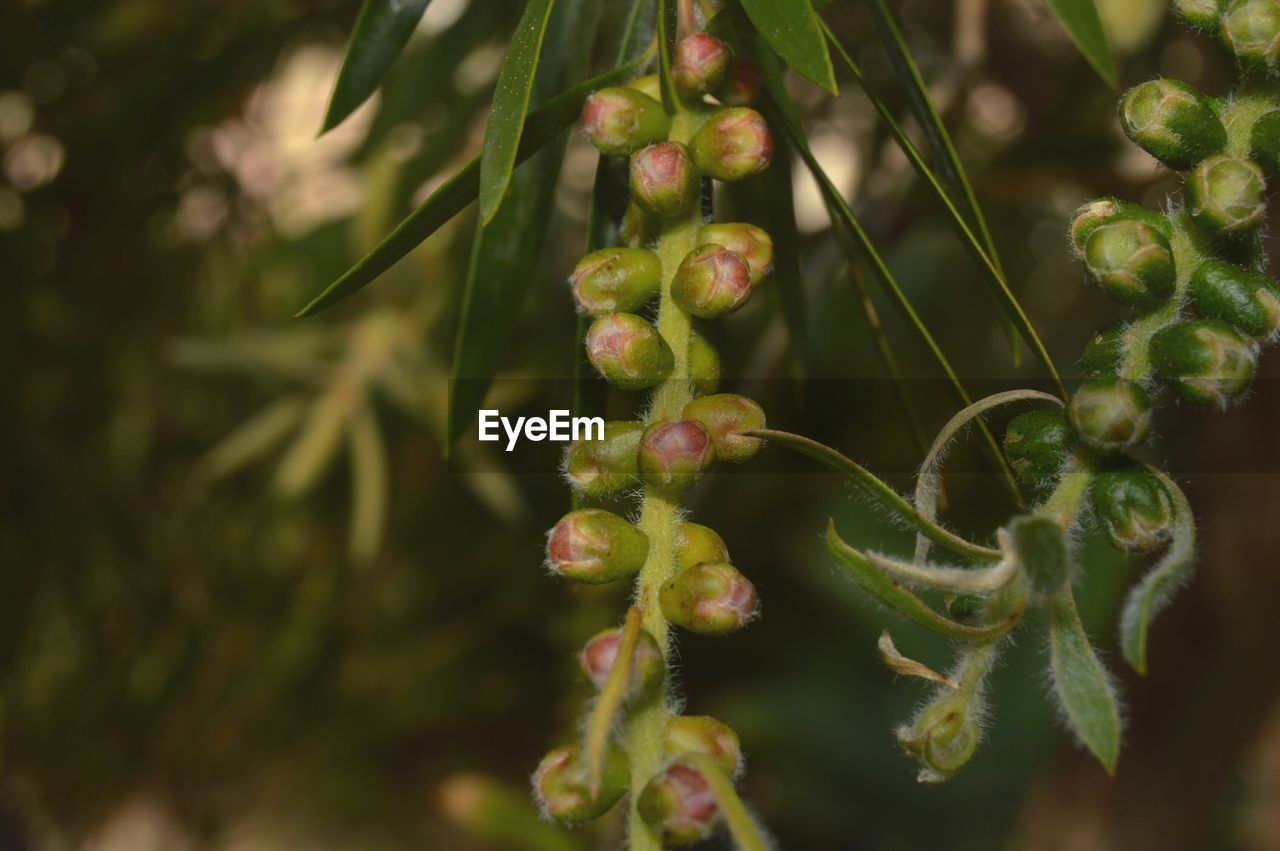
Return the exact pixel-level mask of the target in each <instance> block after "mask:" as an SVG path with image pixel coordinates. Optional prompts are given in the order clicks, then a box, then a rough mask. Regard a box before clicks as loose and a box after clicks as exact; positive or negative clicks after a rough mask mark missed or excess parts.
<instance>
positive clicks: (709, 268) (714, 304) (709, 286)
mask: <svg viewBox="0 0 1280 851" xmlns="http://www.w3.org/2000/svg"><path fill="white" fill-rule="evenodd" d="M671 297H672V299H674V300H675V303H676V304H678V305H679V306H680V309H681V310H684V311H685V312H686V313H691V314H693V315H694V316H697V317H699V318H701V319H714V318H716V317H718V316H724V315H726V314H729V313H732V312H733V311H735V310H737V309H738V308H740V307H742V305H744V304H746V302H747V299H749V298H750V297H751V267H750V266H748V265H747V261H746V260H744V259H742V258H741V257H739V256H738V255H737V254H735V253H734V252H732V251H730V250H729V249H727V248H725V247H724V246H723V245H699V246H698V247H697V248H695V249H693V251H690V252H689V253H688V254H687V255H686V256H685V258H684V260H682V261H681V262H680V266H679V268H677V269H676V274H675V277H674V278H672V280H671Z"/></svg>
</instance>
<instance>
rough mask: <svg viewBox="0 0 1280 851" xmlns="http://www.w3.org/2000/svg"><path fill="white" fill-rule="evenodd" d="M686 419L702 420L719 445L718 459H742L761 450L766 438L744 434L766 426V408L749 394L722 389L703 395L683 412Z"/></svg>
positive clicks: (738, 460)
mask: <svg viewBox="0 0 1280 851" xmlns="http://www.w3.org/2000/svg"><path fill="white" fill-rule="evenodd" d="M680 415H681V416H682V417H684V418H685V419H686V420H693V421H695V422H697V423H701V425H702V427H703V428H705V429H706V430H707V433H708V434H710V435H711V442H712V443H714V444H715V447H716V459H717V460H719V461H729V462H731V463H735V464H737V463H741V462H743V461H750V460H751V459H752V458H754V457H756V455H757V454H758V453H759V452H760V447H761V446H762V445H763V441H761V440H760V438H758V437H752V436H750V435H748V434H743V432H746V431H753V430H755V429H761V428H764V426H765V420H764V410H763V409H762V408H761V407H760V406H759V405H757V404H756V403H755V402H753V401H752V400H750V399H748V398H747V397H746V396H739V395H738V394H737V393H719V394H716V395H715V396H703V397H702V398H700V399H694V400H693V401H692V402H690V403H689V404H687V405H685V406H684V411H683V412H681V414H680Z"/></svg>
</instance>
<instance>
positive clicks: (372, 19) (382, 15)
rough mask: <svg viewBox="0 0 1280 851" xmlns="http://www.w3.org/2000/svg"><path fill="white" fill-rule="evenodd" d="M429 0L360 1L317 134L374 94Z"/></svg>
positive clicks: (402, 48)
mask: <svg viewBox="0 0 1280 851" xmlns="http://www.w3.org/2000/svg"><path fill="white" fill-rule="evenodd" d="M430 2H431V0H364V5H363V6H361V7H360V15H359V16H358V17H357V18H356V25H355V27H354V28H353V29H352V30H351V38H350V39H349V40H348V41H347V52H346V54H345V55H344V56H343V57H342V67H341V68H339V69H338V79H337V80H336V81H334V84H333V94H331V95H330V96H329V109H328V110H327V111H326V112H325V116H324V125H323V126H322V127H321V129H320V132H321V133H327V132H328V131H330V130H332V129H333V128H334V127H337V126H338V125H339V124H341V123H342V121H343V120H344V119H345V118H346V117H347V116H348V115H350V114H351V113H352V112H355V110H356V107H358V106H360V104H362V103H364V102H365V101H366V100H368V98H369V96H370V95H372V94H373V93H374V91H376V90H377V88H378V85H379V84H380V83H381V82H382V78H383V76H384V75H385V74H386V73H387V69H388V68H390V67H391V63H393V62H395V61H396V57H397V56H399V55H400V51H402V50H404V46H405V45H406V44H408V43H409V37H410V36H412V35H413V31H414V29H415V28H416V27H417V26H418V21H420V20H422V13H423V12H425V11H426V10H427V5H428V4H429V3H430Z"/></svg>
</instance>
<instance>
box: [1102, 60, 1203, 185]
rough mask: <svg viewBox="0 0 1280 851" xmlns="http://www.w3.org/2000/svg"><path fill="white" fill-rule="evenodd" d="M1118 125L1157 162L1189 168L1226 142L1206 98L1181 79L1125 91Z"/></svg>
mask: <svg viewBox="0 0 1280 851" xmlns="http://www.w3.org/2000/svg"><path fill="white" fill-rule="evenodd" d="M1120 124H1121V126H1122V127H1123V128H1124V132H1125V133H1126V134H1127V135H1128V136H1129V138H1130V139H1132V140H1133V141H1134V143H1135V144H1136V145H1138V146H1139V147H1141V148H1142V149H1143V150H1144V151H1146V152H1147V153H1149V154H1151V156H1153V157H1155V158H1156V159H1158V160H1160V162H1162V163H1164V164H1165V165H1167V166H1169V167H1170V168H1176V169H1188V168H1191V167H1192V166H1194V165H1195V164H1196V163H1198V162H1200V161H1201V160H1203V159H1204V158H1205V157H1207V156H1209V155H1210V154H1216V153H1218V152H1219V151H1221V150H1222V149H1223V148H1225V147H1226V145H1227V131H1226V128H1225V127H1223V126H1222V122H1221V121H1220V120H1219V119H1218V114H1217V113H1216V112H1215V111H1214V109H1213V106H1212V104H1210V103H1209V99H1208V98H1206V97H1205V96H1204V95H1202V94H1201V93H1200V92H1199V91H1197V90H1196V88H1195V87H1194V86H1191V85H1189V84H1187V83H1184V82H1181V81H1180V80H1150V81H1148V82H1145V83H1142V84H1140V85H1137V86H1134V87H1133V88H1132V89H1129V91H1127V92H1125V95H1124V97H1123V98H1122V99H1121V100H1120Z"/></svg>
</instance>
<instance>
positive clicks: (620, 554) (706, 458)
mask: <svg viewBox="0 0 1280 851" xmlns="http://www.w3.org/2000/svg"><path fill="white" fill-rule="evenodd" d="M670 83H671V84H672V86H673V88H674V89H675V92H676V93H677V94H678V96H679V98H678V103H676V104H675V107H676V108H675V112H674V114H669V113H668V112H667V111H666V109H665V108H664V106H663V103H662V101H661V95H660V91H661V90H660V81H659V79H658V77H657V76H650V77H643V78H640V79H637V80H635V81H633V82H632V83H631V84H630V85H628V86H626V87H615V88H606V89H601V90H599V91H596V92H595V93H593V94H592V95H591V96H590V97H589V98H588V99H587V101H586V103H585V105H584V107H583V110H582V129H583V131H584V133H585V134H586V136H587V138H588V139H589V140H590V141H591V143H592V144H593V145H594V146H595V147H596V148H597V149H598V150H599V151H600V152H601V153H602V154H603V155H606V156H619V157H621V156H626V157H629V158H630V193H631V195H630V201H629V204H628V208H627V211H626V214H625V216H624V219H623V222H622V231H621V232H622V237H623V240H624V242H625V244H623V245H619V246H615V247H609V248H604V249H601V250H599V251H594V252H592V253H590V254H588V255H587V256H586V257H584V258H582V260H581V261H580V262H579V263H578V264H577V267H576V268H575V269H574V271H573V274H572V276H571V277H570V279H569V284H570V287H571V289H572V292H573V297H574V300H575V302H576V304H577V307H578V310H579V311H580V312H581V313H583V314H585V315H587V316H590V317H592V318H593V321H592V324H591V325H590V327H589V329H588V330H587V333H586V339H585V348H586V354H587V358H588V360H589V361H590V362H591V364H592V366H593V367H594V368H595V369H596V371H598V372H599V373H600V375H601V376H603V377H604V378H605V379H606V380H607V381H609V382H610V383H611V384H613V385H614V386H616V387H618V388H620V389H623V390H652V397H651V400H650V403H649V406H648V408H647V411H646V413H645V414H644V415H643V418H642V419H636V420H631V421H619V422H609V423H607V424H606V426H605V429H604V438H603V439H602V440H596V441H584V442H579V443H576V444H574V445H572V446H571V447H570V448H569V450H568V452H567V454H566V459H565V465H564V472H565V475H566V477H567V479H568V481H569V484H570V485H571V486H572V487H573V488H574V490H575V491H576V493H577V494H578V496H579V498H580V499H581V500H584V501H609V500H617V499H619V498H626V497H628V496H631V495H633V494H635V493H636V492H637V491H638V492H639V495H640V498H641V502H642V507H641V512H640V515H639V518H638V520H637V521H636V522H634V523H633V522H632V521H630V520H628V519H627V518H625V517H623V516H622V515H621V514H618V513H614V512H613V511H609V510H606V509H604V508H598V507H587V508H580V509H578V510H575V511H572V512H570V513H569V514H567V515H565V516H564V517H563V518H562V519H561V520H560V522H559V523H557V524H556V526H555V527H554V528H553V529H552V530H551V533H550V536H549V538H548V542H547V560H548V563H549V565H550V567H551V570H552V571H553V572H554V573H556V574H558V575H560V576H563V577H565V578H567V579H571V580H574V581H577V582H585V583H604V582H613V581H617V580H620V579H624V578H631V577H636V589H637V590H636V607H635V608H634V609H632V610H631V613H629V615H628V619H627V621H626V625H625V626H624V627H622V628H619V629H611V630H608V631H606V632H603V633H600V634H599V635H597V636H595V637H594V638H592V639H591V640H590V641H589V642H588V643H587V645H586V648H585V649H584V650H583V652H582V657H581V660H582V667H583V670H584V671H585V673H586V675H587V677H588V678H589V679H590V680H591V681H592V682H593V683H594V684H595V685H596V686H597V688H598V689H599V690H600V697H599V698H598V702H597V710H593V712H594V711H598V709H599V707H600V706H601V705H606V703H607V701H606V695H607V694H609V693H610V689H611V688H614V687H615V686H616V688H615V691H618V690H621V691H622V692H625V693H624V694H623V696H622V698H621V699H620V700H619V701H618V702H617V703H618V706H619V707H620V711H619V713H618V716H619V717H620V718H625V723H622V724H615V723H613V720H614V719H607V720H608V721H609V729H610V730H611V735H610V737H609V738H610V746H609V748H610V749H609V753H608V755H607V758H605V760H604V763H603V765H602V766H599V767H597V768H596V770H595V771H594V772H593V771H592V770H591V766H589V765H588V764H587V763H588V757H587V755H586V753H585V750H586V748H587V745H584V746H581V747H580V746H577V745H572V746H569V747H563V748H558V749H556V750H554V751H552V752H551V753H550V754H548V755H547V757H546V758H545V759H544V760H543V762H542V764H541V765H540V766H539V768H538V770H537V772H536V773H535V775H534V789H535V794H536V796H537V797H538V800H539V802H540V804H541V805H542V807H543V810H544V811H545V812H546V813H547V814H548V815H549V816H551V817H553V818H555V819H557V820H560V821H564V822H570V823H576V822H582V821H585V820H589V819H593V818H596V817H598V816H599V815H601V814H602V813H604V812H605V811H607V810H608V809H609V808H610V807H612V806H613V804H614V803H615V802H616V801H617V800H619V799H620V798H621V797H622V796H623V795H624V794H625V793H626V792H627V791H628V790H631V791H632V792H633V793H634V794H633V795H632V798H633V800H632V813H633V816H634V817H633V820H632V847H642V845H641V843H642V837H638V836H637V835H636V831H637V830H638V829H639V830H642V831H647V832H648V834H647V836H648V838H649V845H654V844H656V843H661V844H664V845H665V844H686V843H689V842H693V841H696V840H698V839H701V838H703V837H705V836H706V835H707V834H708V833H709V832H710V831H711V829H712V828H713V827H714V825H715V824H716V823H717V821H718V820H719V819H720V817H721V813H720V807H719V806H718V804H717V802H716V800H715V797H714V795H713V794H712V787H713V784H711V783H709V781H708V778H707V777H706V776H705V770H706V766H707V765H717V766H719V769H720V770H721V771H723V773H724V774H725V775H726V776H727V777H729V778H732V777H734V776H736V774H737V773H738V772H739V771H740V770H741V762H742V757H741V749H740V748H739V745H738V738H737V735H736V734H735V733H734V732H733V730H731V729H730V728H729V727H727V726H726V725H725V724H723V723H722V722H720V721H717V720H715V719H713V718H709V717H698V716H685V715H679V714H675V712H674V710H673V709H672V701H670V700H669V697H668V676H667V658H668V656H669V638H668V634H667V633H668V626H669V625H671V624H674V625H676V626H679V627H682V628H684V629H687V630H689V631H691V632H694V633H699V634H704V635H724V634H727V633H731V632H734V631H736V630H738V629H740V628H742V627H743V626H744V625H745V624H747V623H748V622H750V621H751V619H752V618H753V617H755V616H756V612H757V608H756V591H755V588H754V586H753V585H752V584H751V582H750V581H749V580H748V579H747V578H746V577H745V576H743V575H742V573H741V572H739V570H738V569H737V568H736V567H734V566H733V565H732V564H731V563H730V558H729V552H728V549H727V548H726V546H725V543H724V541H723V540H722V539H721V537H720V536H719V535H718V534H717V533H716V532H715V531H714V530H712V529H710V528H708V527H706V526H702V525H699V524H697V523H693V522H689V521H688V520H687V519H686V518H685V515H684V512H683V511H682V510H681V509H680V508H679V502H680V499H681V496H682V494H683V493H684V492H685V491H687V490H688V489H689V488H690V487H692V486H693V485H694V484H695V483H697V482H698V481H699V480H700V479H701V478H702V477H703V475H704V474H705V473H706V472H707V471H708V469H709V468H710V467H711V465H712V464H713V462H715V461H717V460H718V461H726V462H733V463H737V462H743V461H747V460H749V459H751V458H752V457H754V456H755V455H756V453H758V452H759V451H760V447H761V441H760V440H759V439H758V438H756V437H753V436H752V435H751V434H750V432H751V431H753V430H756V429H761V428H764V426H765V417H764V412H763V411H762V410H761V408H760V406H759V405H757V404H756V403H755V402H753V401H752V400H751V399H748V398H747V397H745V396H740V395H736V394H730V393H716V389H717V385H718V382H719V377H720V363H719V355H718V354H717V352H716V350H715V349H714V348H713V347H712V346H711V344H710V343H708V342H707V341H706V339H704V338H703V337H702V336H701V335H700V334H698V332H697V331H696V330H695V329H694V328H693V322H694V318H696V319H714V318H717V317H721V316H725V315H727V314H730V313H732V312H734V311H735V310H738V309H739V308H740V307H742V305H743V304H744V303H745V302H746V301H747V299H749V298H750V297H751V295H752V293H753V292H754V291H755V290H756V289H757V288H758V287H759V286H760V285H761V284H762V283H763V282H764V281H765V279H766V278H767V277H768V275H769V272H770V270H771V268H772V264H773V243H772V240H771V239H770V237H769V235H768V234H767V233H765V232H764V231H763V230H761V229H760V228H758V227H755V226H754V225H750V224H741V223H707V222H704V221H703V219H702V212H701V203H700V199H701V198H702V196H703V184H704V181H706V180H707V179H715V180H721V181H732V180H740V179H743V178H746V177H749V176H751V175H754V174H758V173H759V172H761V171H763V170H764V169H765V168H767V167H768V166H769V163H770V161H771V159H772V155H773V140H772V137H771V135H770V132H769V128H768V127H767V126H766V124H765V122H764V119H763V118H762V117H761V116H760V114H759V113H758V112H756V111H755V110H754V109H751V108H749V107H748V106H747V105H746V104H749V103H750V102H752V101H753V100H754V98H755V97H756V96H757V95H758V94H759V91H760V75H759V73H758V71H757V70H756V68H755V67H754V66H753V65H751V64H750V63H749V62H746V61H743V60H741V59H738V58H736V57H734V55H733V53H732V51H731V50H730V48H729V46H728V45H726V44H725V43H724V42H723V41H721V40H719V39H717V38H715V37H713V36H711V35H708V34H706V33H696V34H693V35H689V36H686V37H685V38H683V39H681V40H680V41H679V42H678V43H677V44H676V46H675V49H674V51H673V56H672V60H671V68H670ZM711 98H714V99H715V100H714V102H713V101H712V100H711ZM655 301H657V303H658V310H657V314H656V319H651V318H650V317H649V316H646V315H645V314H644V312H643V311H645V309H646V307H647V306H649V305H650V304H652V303H653V302H655ZM624 648H633V649H632V650H631V658H630V659H629V660H628V659H627V658H626V650H625V649H624ZM620 658H621V659H622V662H624V663H625V664H626V666H625V667H624V668H622V669H621V670H622V671H623V672H624V673H623V674H621V675H620V676H623V677H625V682H623V681H621V680H619V681H618V682H616V683H615V679H617V678H613V679H611V675H612V674H614V673H615V669H616V668H617V666H618V665H619V664H620V662H619V660H620ZM587 727H588V730H589V731H590V729H591V723H590V721H589V722H588V725H587ZM619 733H620V735H618V734H619ZM588 736H590V732H588ZM705 759H710V760H713V762H712V763H706V762H705ZM699 766H702V767H701V768H700V767H699ZM644 847H648V846H644Z"/></svg>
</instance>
